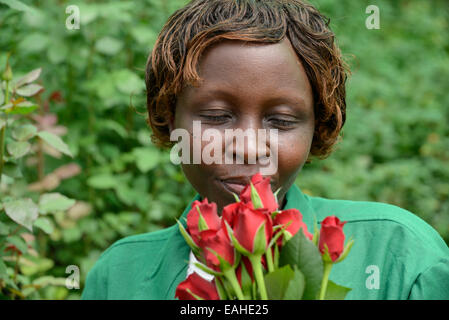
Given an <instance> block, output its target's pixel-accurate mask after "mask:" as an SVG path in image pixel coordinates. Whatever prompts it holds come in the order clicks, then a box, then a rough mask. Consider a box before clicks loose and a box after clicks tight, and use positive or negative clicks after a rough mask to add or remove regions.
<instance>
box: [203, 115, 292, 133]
mask: <svg viewBox="0 0 449 320" xmlns="http://www.w3.org/2000/svg"><path fill="white" fill-rule="evenodd" d="M201 117H202V118H204V119H205V120H206V121H209V122H212V123H215V124H217V123H224V122H225V121H227V120H229V119H230V118H231V117H230V116H228V115H219V116H215V115H202V116H201ZM268 121H269V122H271V123H272V124H273V126H275V127H277V128H279V129H281V130H282V129H284V130H287V129H289V128H291V127H292V126H294V125H295V124H296V121H289V120H283V119H276V118H271V119H269V120H268Z"/></svg>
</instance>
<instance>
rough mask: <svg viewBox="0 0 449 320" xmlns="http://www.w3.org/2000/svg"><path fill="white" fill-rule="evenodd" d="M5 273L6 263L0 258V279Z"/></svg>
mask: <svg viewBox="0 0 449 320" xmlns="http://www.w3.org/2000/svg"><path fill="white" fill-rule="evenodd" d="M5 275H6V264H5V263H4V262H3V260H2V259H0V279H3V277H4V276H5Z"/></svg>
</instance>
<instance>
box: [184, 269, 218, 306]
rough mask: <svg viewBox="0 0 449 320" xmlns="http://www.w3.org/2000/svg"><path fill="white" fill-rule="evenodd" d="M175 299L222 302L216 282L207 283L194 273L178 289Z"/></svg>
mask: <svg viewBox="0 0 449 320" xmlns="http://www.w3.org/2000/svg"><path fill="white" fill-rule="evenodd" d="M175 298H178V299H179V300H200V299H203V300H220V297H219V295H218V292H217V288H216V287H215V280H214V281H207V280H206V279H204V278H203V277H201V276H199V275H198V274H197V273H195V272H194V273H192V274H191V275H189V276H188V277H187V279H186V280H184V281H183V282H181V283H180V284H179V285H178V287H177V288H176V293H175Z"/></svg>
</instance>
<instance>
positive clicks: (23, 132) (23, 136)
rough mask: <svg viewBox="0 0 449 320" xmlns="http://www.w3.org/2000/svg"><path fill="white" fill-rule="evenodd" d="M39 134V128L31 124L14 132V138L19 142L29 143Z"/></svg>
mask: <svg viewBox="0 0 449 320" xmlns="http://www.w3.org/2000/svg"><path fill="white" fill-rule="evenodd" d="M36 133H37V128H36V127H35V126H33V125H31V124H25V125H22V126H19V127H17V128H14V129H13V130H12V137H13V138H14V139H16V140H17V141H27V140H29V139H31V138H33V137H34V136H35V135H36Z"/></svg>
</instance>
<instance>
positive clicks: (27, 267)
mask: <svg viewBox="0 0 449 320" xmlns="http://www.w3.org/2000/svg"><path fill="white" fill-rule="evenodd" d="M20 262H21V263H20V271H21V272H22V273H23V274H24V275H25V276H32V275H34V274H36V273H40V272H45V271H48V270H50V269H51V268H53V266H54V262H53V260H51V259H48V258H41V257H34V256H31V255H28V256H27V257H24V258H22V259H21V260H20Z"/></svg>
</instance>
